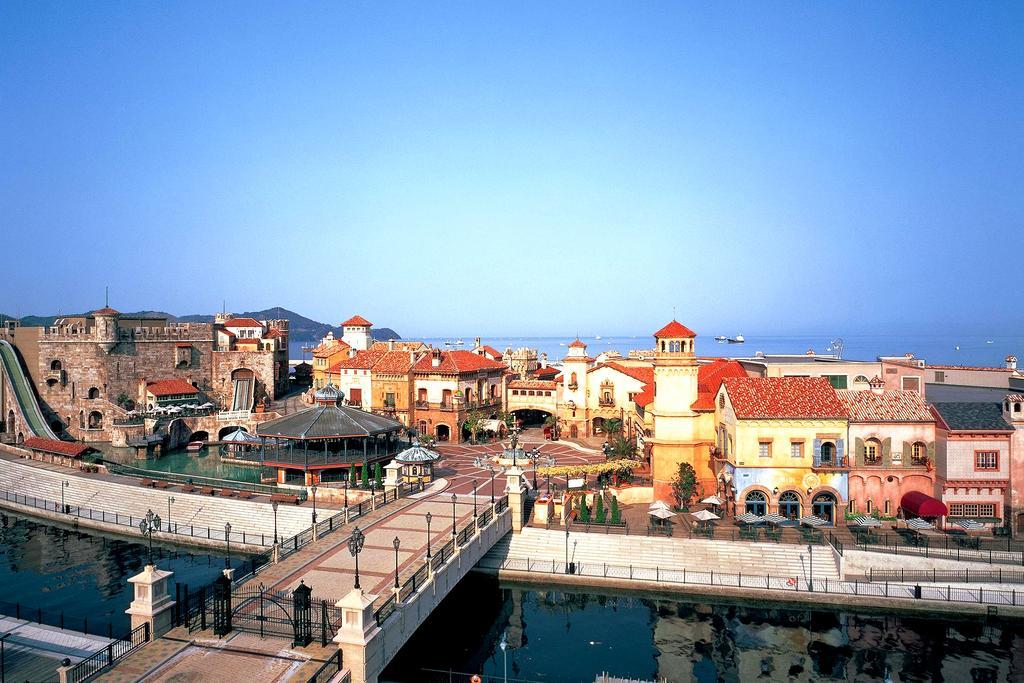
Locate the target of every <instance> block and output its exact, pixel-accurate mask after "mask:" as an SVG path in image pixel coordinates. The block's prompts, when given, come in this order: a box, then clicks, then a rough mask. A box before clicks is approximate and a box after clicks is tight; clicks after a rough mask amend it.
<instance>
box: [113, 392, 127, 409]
mask: <svg viewBox="0 0 1024 683" xmlns="http://www.w3.org/2000/svg"><path fill="white" fill-rule="evenodd" d="M128 398H129V397H128V394H126V393H125V392H123V391H122V392H121V393H120V394H118V395H117V399H116V400H115V403H117V405H119V406H121V407H122V408H123V407H124V404H125V403H127V402H128Z"/></svg>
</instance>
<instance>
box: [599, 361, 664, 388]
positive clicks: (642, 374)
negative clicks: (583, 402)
mask: <svg viewBox="0 0 1024 683" xmlns="http://www.w3.org/2000/svg"><path fill="white" fill-rule="evenodd" d="M604 367H608V368H611V369H612V370H617V371H619V372H621V373H622V374H623V375H626V376H627V377H632V378H633V379H635V380H637V381H640V382H643V383H644V384H648V383H650V382H653V381H654V368H653V367H651V366H650V365H641V366H635V365H623V364H622V363H616V362H615V361H608V362H607V363H601V364H600V365H597V366H594V367H592V368H590V369H589V370H587V372H593V371H594V370H597V369H598V368H604Z"/></svg>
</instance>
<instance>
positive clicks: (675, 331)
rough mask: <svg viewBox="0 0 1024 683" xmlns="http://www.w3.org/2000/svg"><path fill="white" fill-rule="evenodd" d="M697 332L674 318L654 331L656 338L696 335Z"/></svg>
mask: <svg viewBox="0 0 1024 683" xmlns="http://www.w3.org/2000/svg"><path fill="white" fill-rule="evenodd" d="M696 336H697V333H696V332H694V331H693V330H691V329H690V328H689V327H687V326H686V325H683V324H682V323H680V322H679V321H678V320H673V321H672V322H670V323H669V324H668V325H665V327H663V328H661V329H660V330H658V331H657V332H655V333H654V337H655V338H656V339H662V338H667V337H696Z"/></svg>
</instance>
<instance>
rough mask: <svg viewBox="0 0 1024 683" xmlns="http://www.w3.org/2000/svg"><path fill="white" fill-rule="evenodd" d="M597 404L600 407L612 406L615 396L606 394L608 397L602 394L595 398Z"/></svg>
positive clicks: (613, 405)
mask: <svg viewBox="0 0 1024 683" xmlns="http://www.w3.org/2000/svg"><path fill="white" fill-rule="evenodd" d="M597 405H598V406H600V407H602V408H614V407H615V398H614V397H612V396H608V397H605V396H602V397H601V398H599V399H597Z"/></svg>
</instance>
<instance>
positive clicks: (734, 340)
mask: <svg viewBox="0 0 1024 683" xmlns="http://www.w3.org/2000/svg"><path fill="white" fill-rule="evenodd" d="M726 341H727V342H729V343H730V344H742V343H743V342H745V341H746V340H745V339H744V338H743V335H742V334H737V335H736V336H735V337H729V338H728V339H726Z"/></svg>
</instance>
